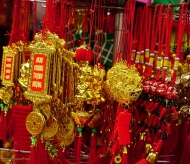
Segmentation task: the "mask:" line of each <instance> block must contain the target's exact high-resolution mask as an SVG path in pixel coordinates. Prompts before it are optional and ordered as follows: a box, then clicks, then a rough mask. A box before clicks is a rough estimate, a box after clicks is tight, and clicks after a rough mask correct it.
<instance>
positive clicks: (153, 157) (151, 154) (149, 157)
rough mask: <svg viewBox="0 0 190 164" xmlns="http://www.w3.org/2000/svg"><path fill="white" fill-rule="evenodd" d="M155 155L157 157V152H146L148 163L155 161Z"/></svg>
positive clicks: (152, 163)
mask: <svg viewBox="0 0 190 164" xmlns="http://www.w3.org/2000/svg"><path fill="white" fill-rule="evenodd" d="M157 157H158V153H155V152H150V153H148V156H147V157H146V160H147V161H148V162H149V163H151V164H154V163H155V162H156V159H157Z"/></svg>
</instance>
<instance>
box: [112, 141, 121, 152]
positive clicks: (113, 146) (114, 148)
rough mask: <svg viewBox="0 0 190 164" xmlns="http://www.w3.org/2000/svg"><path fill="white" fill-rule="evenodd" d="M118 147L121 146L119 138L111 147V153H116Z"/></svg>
mask: <svg viewBox="0 0 190 164" xmlns="http://www.w3.org/2000/svg"><path fill="white" fill-rule="evenodd" d="M118 147H119V139H117V140H116V141H115V143H114V144H113V145H112V148H111V150H110V153H115V152H116V150H117V149H118Z"/></svg>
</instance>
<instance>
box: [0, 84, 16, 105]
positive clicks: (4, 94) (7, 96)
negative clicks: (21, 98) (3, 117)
mask: <svg viewBox="0 0 190 164" xmlns="http://www.w3.org/2000/svg"><path fill="white" fill-rule="evenodd" d="M12 97H13V89H12V87H11V86H9V87H2V88H0V99H2V101H3V102H4V104H6V105H8V104H9V103H10V100H11V98H12Z"/></svg>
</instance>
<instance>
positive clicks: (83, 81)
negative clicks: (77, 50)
mask: <svg viewBox="0 0 190 164" xmlns="http://www.w3.org/2000/svg"><path fill="white" fill-rule="evenodd" d="M76 76H77V84H76V96H75V97H76V99H78V100H80V101H83V102H86V103H87V104H96V105H98V104H100V103H102V102H104V101H105V98H104V97H103V93H102V84H103V80H104V77H105V70H104V69H101V68H100V65H95V66H94V68H92V67H91V66H89V64H88V62H87V61H80V62H79V68H78V70H77V74H76Z"/></svg>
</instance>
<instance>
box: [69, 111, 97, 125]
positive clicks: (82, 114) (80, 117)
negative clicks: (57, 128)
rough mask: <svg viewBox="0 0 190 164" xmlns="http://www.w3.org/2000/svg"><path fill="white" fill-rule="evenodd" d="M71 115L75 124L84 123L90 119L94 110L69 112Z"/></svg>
mask: <svg viewBox="0 0 190 164" xmlns="http://www.w3.org/2000/svg"><path fill="white" fill-rule="evenodd" d="M71 115H72V117H73V119H74V121H75V123H76V124H77V125H85V124H87V123H89V121H90V120H91V119H92V117H93V115H94V112H87V111H76V112H71Z"/></svg>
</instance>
